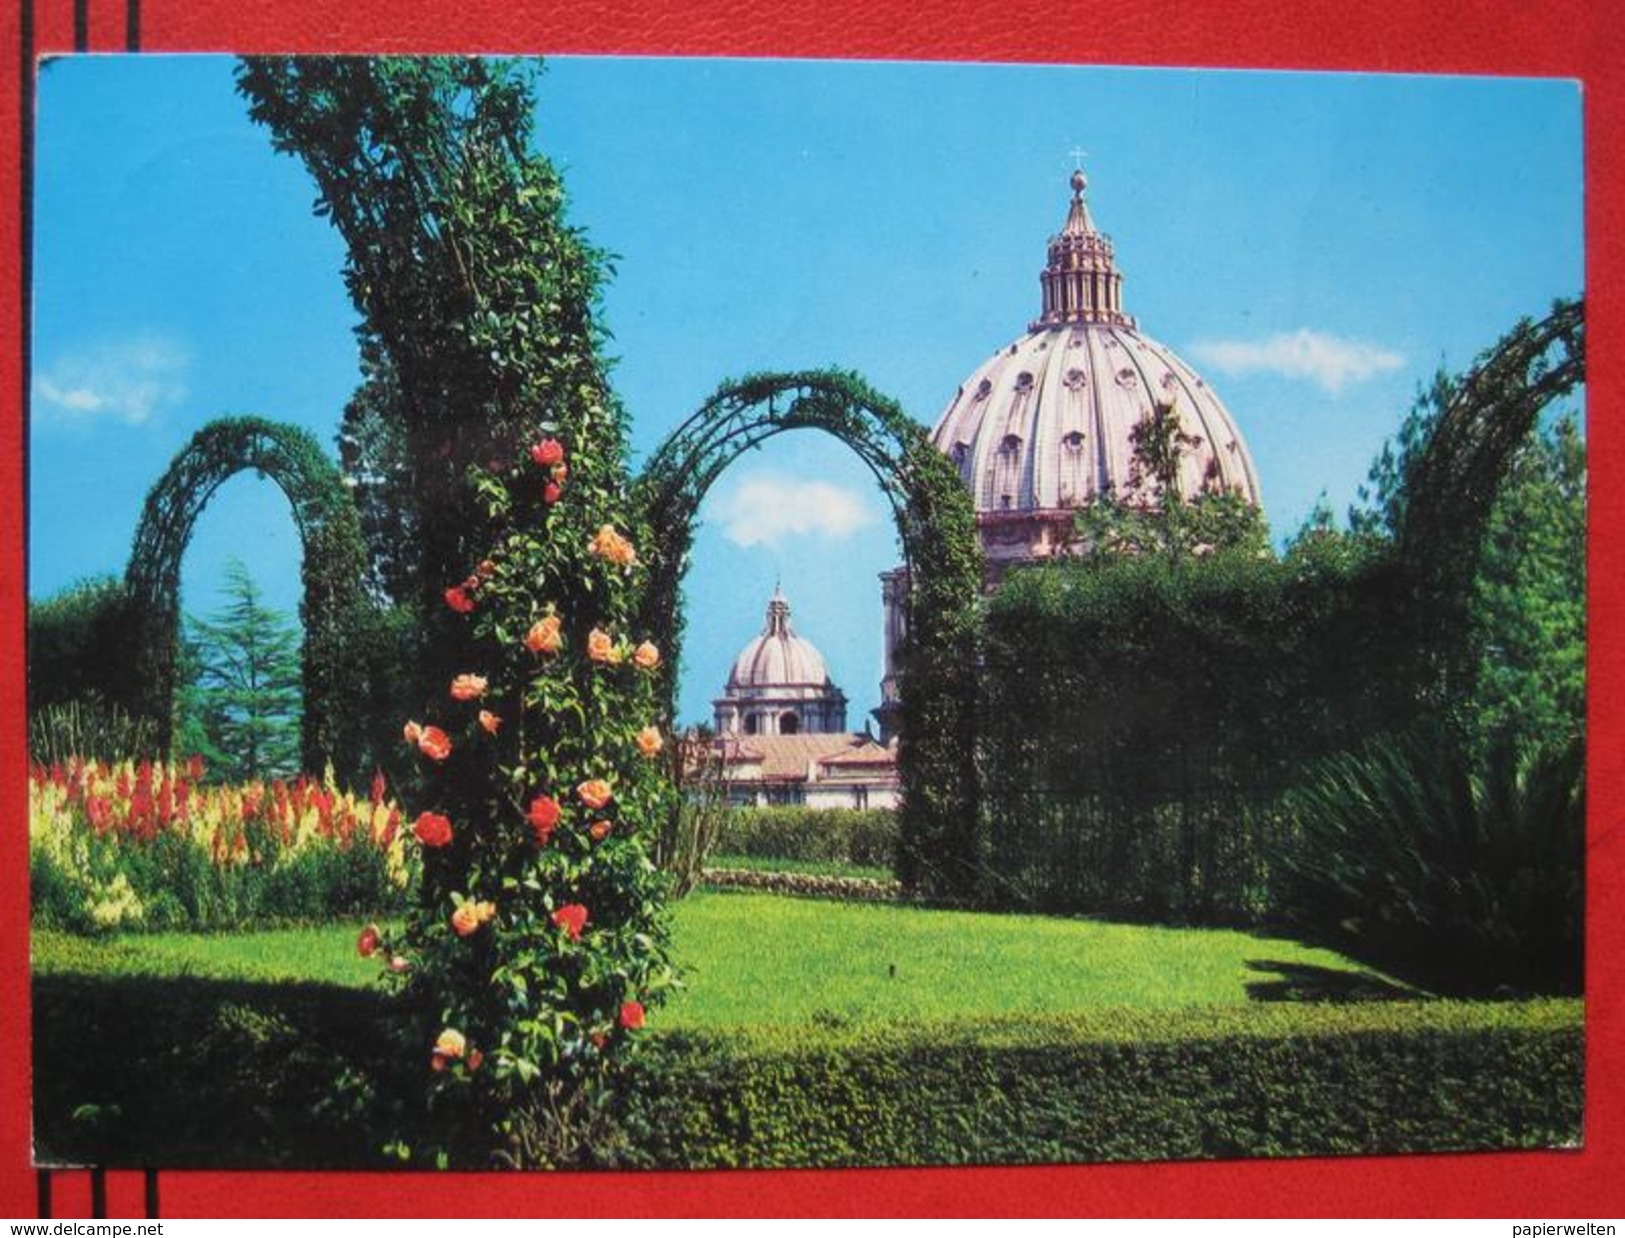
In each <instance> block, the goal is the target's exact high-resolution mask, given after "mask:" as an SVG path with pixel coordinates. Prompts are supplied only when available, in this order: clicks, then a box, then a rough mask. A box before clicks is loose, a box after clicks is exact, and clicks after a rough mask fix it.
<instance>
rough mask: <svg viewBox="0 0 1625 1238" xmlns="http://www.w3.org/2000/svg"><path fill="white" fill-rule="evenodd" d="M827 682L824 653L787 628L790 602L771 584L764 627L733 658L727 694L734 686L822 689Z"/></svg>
mask: <svg viewBox="0 0 1625 1238" xmlns="http://www.w3.org/2000/svg"><path fill="white" fill-rule="evenodd" d="M829 682H830V679H829V670H828V668H827V667H825V665H824V655H823V654H821V653H819V652H818V650H817V648H816V647H815V646H814V645H813V643H812V642H811V641H809V640H804V639H802V638H801V637H799V636H797V635H796V634H795V633H794V632H793V631H791V629H790V603H789V601H788V600H786V598H785V596H784V594H783V593H782V592H781V591H780V590H779V589H778V588H777V586H775V587H774V589H773V597H772V598H771V599H770V600H769V601H768V604H767V626H766V627H764V628H763V629H762V634H761V635H760V636H757V637H756V638H755V639H753V640H752V641H751V642H750V644H748V645H746V646H745V647H744V648H743V649H742V650H740V651H739V656H738V657H737V658H735V659H734V665H733V670H732V672H730V673H729V675H728V687H727V693H728V694H729V695H732V694H733V692H734V691H735V689H738V688H780V687H815V688H822V687H824V686H825V685H826V684H828V683H829Z"/></svg>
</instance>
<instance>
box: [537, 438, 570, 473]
mask: <svg viewBox="0 0 1625 1238" xmlns="http://www.w3.org/2000/svg"><path fill="white" fill-rule="evenodd" d="M530 458H531V459H532V460H534V461H536V463H537V464H540V465H541V466H542V467H544V468H546V467H547V466H548V465H554V464H558V463H560V462H561V461H562V460H563V459H564V444H563V443H561V442H559V440H558V439H556V438H544V439H543V440H542V441H541V442H539V443H537V444H536V446H534V447H532V448H531V449H530Z"/></svg>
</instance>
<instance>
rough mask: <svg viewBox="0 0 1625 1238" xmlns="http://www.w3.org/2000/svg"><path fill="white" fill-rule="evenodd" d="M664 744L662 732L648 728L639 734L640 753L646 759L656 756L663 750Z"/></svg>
mask: <svg viewBox="0 0 1625 1238" xmlns="http://www.w3.org/2000/svg"><path fill="white" fill-rule="evenodd" d="M663 742H664V741H662V740H661V738H660V732H659V731H658V730H656V729H655V728H654V727H652V726H646V727H644V728H643V729H642V730H641V731H639V732H638V751H639V752H641V753H642V754H643V755H644V756H646V757H653V756H655V755H656V754H657V753H658V752H659V751H660V749H661V747H662V745H663Z"/></svg>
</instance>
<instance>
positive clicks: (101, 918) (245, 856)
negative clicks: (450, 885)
mask: <svg viewBox="0 0 1625 1238" xmlns="http://www.w3.org/2000/svg"><path fill="white" fill-rule="evenodd" d="M202 777H203V763H202V761H201V760H199V759H198V758H196V757H194V758H192V760H191V761H189V762H186V763H184V764H181V763H175V764H170V763H165V762H154V761H142V762H139V763H137V762H133V761H124V762H119V763H116V764H105V763H102V762H97V761H85V760H80V759H77V758H74V759H70V760H68V761H66V762H57V763H53V764H51V765H50V766H41V765H35V766H33V767H32V768H31V769H30V771H29V779H28V841H29V883H30V888H31V895H32V905H33V914H34V918H35V920H36V922H38V923H41V924H45V925H50V926H53V927H58V928H65V929H70V930H74V931H79V932H98V931H106V930H111V929H131V928H232V927H241V926H243V925H246V924H250V923H256V922H264V921H274V920H298V919H313V918H321V917H328V916H333V915H341V914H353V913H355V912H361V911H384V910H392V909H395V908H397V907H400V906H402V905H404V895H405V891H406V889H407V887H408V885H409V883H410V879H411V874H410V872H409V868H408V863H409V855H410V854H411V853H410V852H409V851H408V849H407V848H406V847H405V846H404V845H403V840H402V838H401V829H400V826H401V812H400V809H399V808H398V807H397V806H396V805H395V804H394V802H393V801H392V800H390V799H389V798H388V796H387V794H386V787H385V785H384V782H383V779H382V778H381V777H380V778H375V779H374V780H373V785H372V788H371V790H370V793H368V794H366V795H357V794H356V793H354V792H351V791H347V790H344V789H342V788H340V787H338V786H336V785H335V784H334V781H333V779H332V776H331V774H329V775H328V776H327V777H326V778H323V779H316V778H312V777H310V776H308V775H301V776H300V777H298V778H296V779H294V780H292V781H290V782H284V781H280V780H277V781H272V782H270V783H264V782H258V781H254V782H248V783H244V784H242V785H240V786H206V785H203V783H202V782H201V779H202Z"/></svg>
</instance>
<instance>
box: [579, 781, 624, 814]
mask: <svg viewBox="0 0 1625 1238" xmlns="http://www.w3.org/2000/svg"><path fill="white" fill-rule="evenodd" d="M576 796H577V798H579V799H580V800H581V802H582V803H583V804H585V805H586V806H587V807H588V808H591V809H592V810H593V811H594V812H596V811H598V809H600V808H602V807H603V806H604V805H605V804H607V803H609V802H610V800H612V799H614V798H615V793H614V792H613V791H612V790H610V786H609V783H607V782H605V781H604V780H603V779H602V778H589V779H588V780H587V781H586V782H584V783H582V784H581V785H580V786H579V787H577V788H576Z"/></svg>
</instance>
